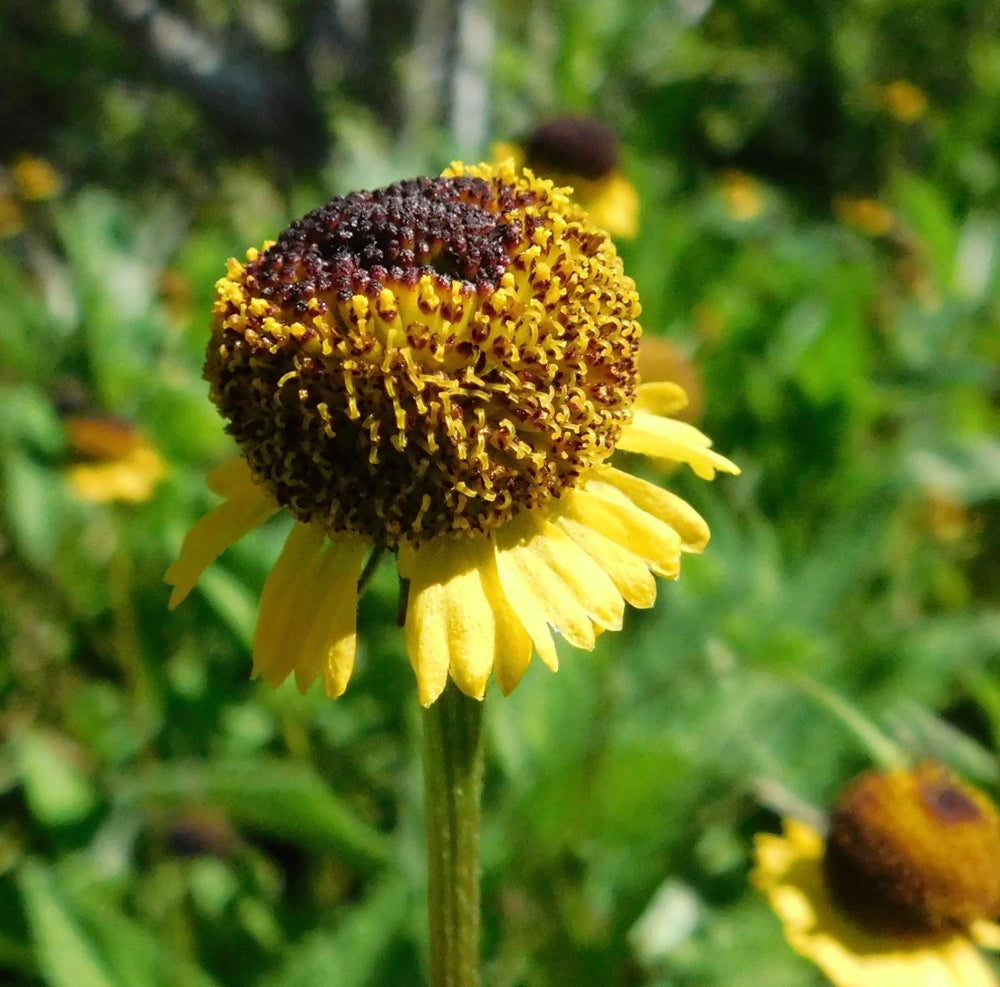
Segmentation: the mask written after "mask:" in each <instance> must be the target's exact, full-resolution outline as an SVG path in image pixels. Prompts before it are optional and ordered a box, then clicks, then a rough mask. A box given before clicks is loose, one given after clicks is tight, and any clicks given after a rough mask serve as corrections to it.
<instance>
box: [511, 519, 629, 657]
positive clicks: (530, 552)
mask: <svg viewBox="0 0 1000 987" xmlns="http://www.w3.org/2000/svg"><path fill="white" fill-rule="evenodd" d="M496 537H497V565H498V567H499V570H500V582H501V585H502V586H503V587H504V591H505V592H506V593H507V594H508V599H511V593H510V591H508V586H507V582H508V579H509V575H508V573H509V572H511V571H513V572H514V573H516V575H517V576H519V577H520V581H521V582H522V583H523V584H524V585H526V586H527V587H529V588H530V592H531V593H533V594H534V596H535V597H536V598H537V600H538V604H539V606H540V608H541V610H542V612H543V613H544V614H545V617H546V619H547V620H548V622H549V623H550V624H552V625H553V626H554V627H555V628H556V629H557V630H558V631H559V633H560V634H562V636H563V637H564V638H566V640H567V641H569V643H570V644H572V645H573V646H574V647H577V648H584V649H586V650H588V651H589V650H590V649H591V648H593V647H594V642H595V636H594V626H593V623H592V621H596V622H597V623H598V624H600V625H601V626H602V627H607V628H610V627H615V626H618V627H620V626H621V618H622V613H623V611H624V604H623V602H622V598H621V594H619V593H618V591H617V590H616V589H615V587H614V583H612V582H611V579H610V577H609V576H608V575H607V573H605V572H604V571H603V570H601V569H600V568H599V567H598V566H597V565H596V563H594V562H593V560H592V559H591V558H590V557H589V556H588V555H587V554H586V553H585V552H584V551H583V550H582V549H580V548H579V547H578V546H577V545H576V544H575V543H574V542H573V541H572V540H571V539H570V538H569V537H568V535H566V534H565V533H563V532H562V531H560V530H559V529H558V528H556V527H555V526H554V525H553V524H551V523H550V522H548V521H546V520H545V519H544V518H542V517H538V516H535V515H531V514H528V513H525V514H521V515H520V516H518V517H517V518H515V519H514V520H513V521H511V522H510V523H509V524H507V525H505V526H504V527H503V528H501V529H500V530H499V531H498V532H497V536H496ZM515 592H518V590H516V589H515ZM511 602H512V603H513V599H512V600H511ZM514 605H515V608H517V604H514ZM518 613H520V610H519V609H518ZM525 626H526V627H528V630H529V633H530V631H531V628H530V626H529V625H528V624H527V623H526V624H525Z"/></svg>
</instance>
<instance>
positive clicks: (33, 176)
mask: <svg viewBox="0 0 1000 987" xmlns="http://www.w3.org/2000/svg"><path fill="white" fill-rule="evenodd" d="M10 174H11V178H12V179H13V181H14V186H15V187H16V189H17V191H18V193H19V194H20V196H21V197H22V198H24V199H29V200H32V201H34V200H41V199H51V198H54V197H55V196H57V195H58V194H59V193H60V192H61V191H62V187H63V180H62V176H61V175H60V174H59V172H58V171H56V170H55V168H53V167H52V165H50V164H49V163H48V161H46V160H45V159H44V158H39V157H35V155H33V154H22V155H21V156H20V157H19V158H18V159H17V160H16V161H15V162H14V165H13V167H12V168H11V172H10Z"/></svg>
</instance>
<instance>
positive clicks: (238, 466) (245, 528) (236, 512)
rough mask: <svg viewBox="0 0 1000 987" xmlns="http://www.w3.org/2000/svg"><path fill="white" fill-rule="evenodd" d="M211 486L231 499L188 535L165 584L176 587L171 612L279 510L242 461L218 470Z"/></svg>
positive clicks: (200, 521)
mask: <svg viewBox="0 0 1000 987" xmlns="http://www.w3.org/2000/svg"><path fill="white" fill-rule="evenodd" d="M209 486H210V487H211V488H212V489H213V490H215V492H216V493H221V494H222V495H224V496H225V497H226V498H227V499H226V500H225V501H223V503H221V504H219V505H218V507H214V508H213V509H212V510H211V511H209V512H208V514H206V515H205V516H204V517H203V518H201V519H200V520H199V521H198V522H197V523H196V524H195V526H194V527H193V528H192V529H191V530H190V531H189V532H188V533H187V536H186V537H185V539H184V544H183V545H182V546H181V551H180V554H179V555H178V556H177V560H176V561H175V562H174V564H173V565H172V566H170V568H169V569H167V572H166V575H165V576H164V580H165V581H166V582H168V583H170V584H171V585H172V586H173V587H174V590H173V592H172V593H171V594H170V608H171V610H172V609H173V608H174V607H176V606H177V605H178V604H179V603H180V602H181V601H182V600H183V599H184V598H185V597H186V596H187V595H188V593H190V592H191V590H192V589H194V585H195V583H197V582H198V579H199V578H200V577H201V574H202V573H203V572H204V571H205V569H206V568H207V567H208V566H209V565H210V564H211V563H212V562H214V561H215V559H217V558H218V557H219V556H220V555H221V554H222V553H223V552H224V551H225V550H226V549H227V548H229V546H230V545H232V544H234V543H235V542H237V541H239V540H240V539H241V538H242V537H243V536H244V535H245V534H247V532H249V531H252V530H253V529H254V528H256V527H257V526H258V525H260V524H263V523H264V522H265V521H266V520H267V519H268V518H269V517H270V516H271V515H272V514H274V513H276V512H277V510H278V506H279V505H278V502H277V501H276V500H275V499H274V498H273V497H272V496H271V495H270V494H269V493H268V492H267V491H265V490H264V489H263V487H260V486H258V485H257V484H256V483H254V482H253V480H252V479H251V478H250V470H249V469H248V468H247V465H246V463H245V462H244V461H243V460H242V459H235V460H233V461H232V462H230V463H227V464H225V465H224V466H220V467H219V468H218V469H217V470H215V471H214V472H213V473H212V474H211V476H210V477H209Z"/></svg>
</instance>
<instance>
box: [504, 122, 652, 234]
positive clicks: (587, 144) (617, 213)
mask: <svg viewBox="0 0 1000 987" xmlns="http://www.w3.org/2000/svg"><path fill="white" fill-rule="evenodd" d="M493 158H494V160H495V161H503V160H505V159H507V158H511V159H512V160H514V162H515V163H516V164H517V165H522V164H523V165H527V166H528V167H529V168H531V169H533V170H534V171H535V172H536V173H538V174H541V175H544V176H545V177H546V178H548V179H550V180H551V181H553V182H555V183H557V184H561V185H568V186H571V187H572V189H573V192H574V197H575V198H576V200H577V202H579V203H580V205H581V206H583V208H584V209H586V210H587V212H588V213H589V214H590V219H591V222H593V223H594V224H595V225H597V226H599V227H600V228H601V229H602V230H606V231H607V232H608V233H609V234H610V235H611V236H615V237H633V236H635V235H636V233H637V232H638V231H639V196H638V194H637V193H636V190H635V187H634V186H633V185H632V183H631V182H630V181H629V180H628V179H627V178H626V177H625V175H624V173H623V172H622V170H621V165H620V162H619V155H618V139H617V137H616V136H615V134H614V132H613V131H612V130H611V129H610V128H609V127H607V126H606V125H605V124H603V123H601V122H600V121H599V120H595V119H593V118H592V117H557V118H556V119H554V120H550V121H549V122H547V123H543V124H541V125H540V126H538V127H536V128H535V129H534V130H533V131H532V132H531V133H530V134H529V135H528V136H527V138H526V139H525V141H524V147H523V148H521V147H518V146H517V145H514V144H507V143H501V144H497V145H495V146H494V147H493Z"/></svg>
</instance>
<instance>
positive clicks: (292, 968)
mask: <svg viewBox="0 0 1000 987" xmlns="http://www.w3.org/2000/svg"><path fill="white" fill-rule="evenodd" d="M409 900H410V894H409V891H408V889H407V887H406V885H405V883H404V882H403V881H402V880H391V881H387V882H385V883H383V884H380V885H378V886H377V887H376V888H375V889H374V890H373V891H372V893H371V894H370V895H368V897H367V898H366V899H365V900H364V901H363V902H362V903H361V904H360V905H357V906H356V907H354V908H352V909H351V911H350V912H349V913H348V914H347V915H346V917H345V918H344V920H343V921H342V922H340V924H339V925H338V926H337V927H336V929H334V930H333V931H332V932H326V931H323V932H317V933H315V934H313V935H311V936H308V937H306V938H305V939H304V940H303V941H302V942H301V943H299V945H298V946H297V947H296V949H295V951H294V952H293V953H292V955H291V956H290V957H289V959H288V961H287V962H286V964H285V966H284V967H283V969H282V970H281V971H279V973H278V974H277V975H276V976H275V977H274V979H270V978H269V979H268V981H267V984H268V987H313V985H315V984H323V983H333V982H336V984H337V987H365V985H367V984H371V983H373V982H374V981H373V980H372V971H373V970H374V969H375V967H376V966H377V964H378V960H379V957H380V956H382V954H384V953H385V951H386V950H387V949H388V947H389V946H390V945H392V943H393V940H394V939H395V938H396V937H397V936H398V935H399V931H400V928H401V927H402V926H403V924H404V922H405V920H406V918H407V915H408V910H409Z"/></svg>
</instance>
